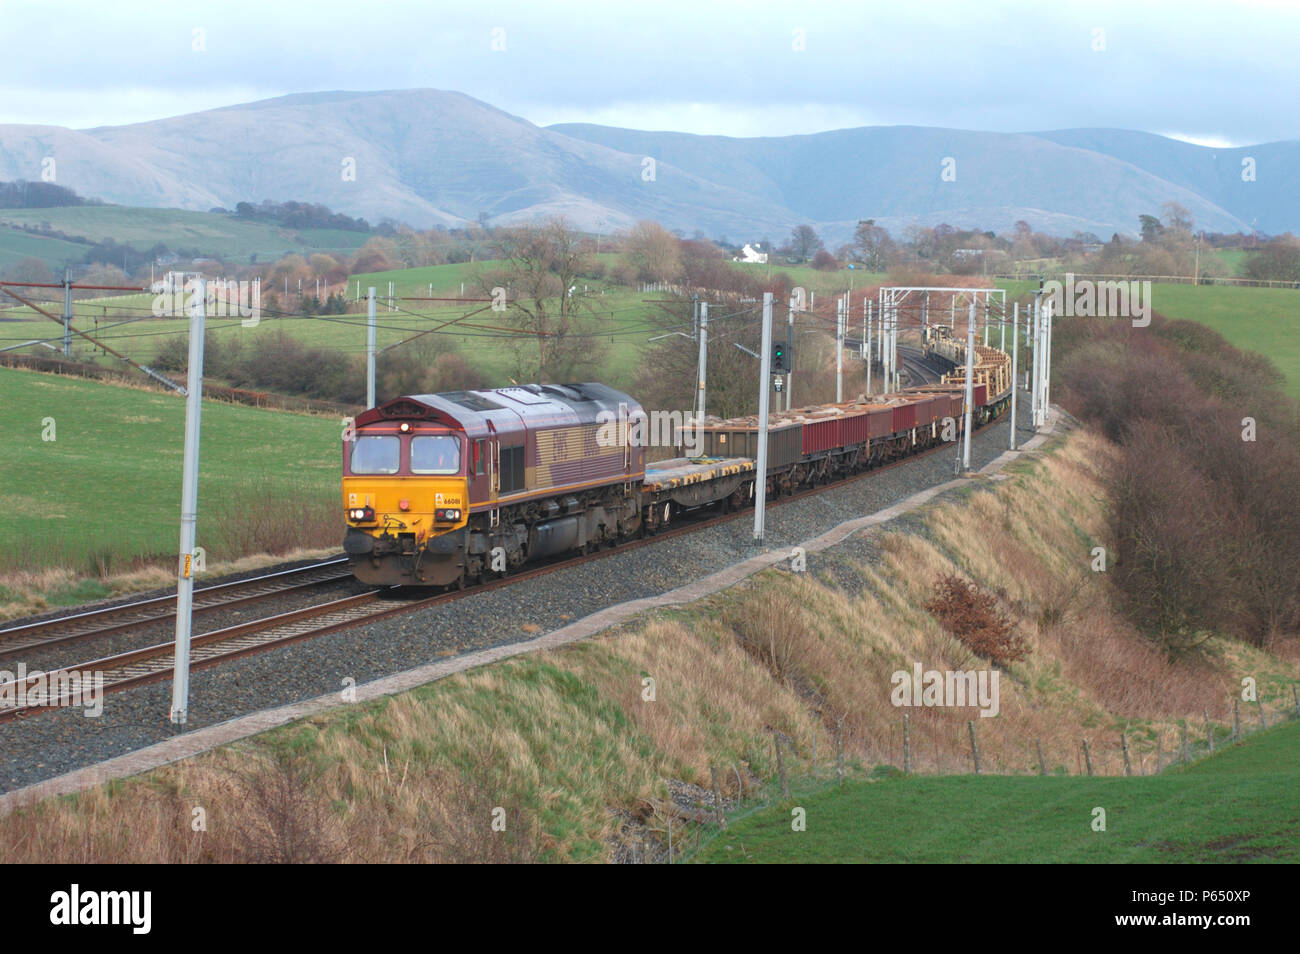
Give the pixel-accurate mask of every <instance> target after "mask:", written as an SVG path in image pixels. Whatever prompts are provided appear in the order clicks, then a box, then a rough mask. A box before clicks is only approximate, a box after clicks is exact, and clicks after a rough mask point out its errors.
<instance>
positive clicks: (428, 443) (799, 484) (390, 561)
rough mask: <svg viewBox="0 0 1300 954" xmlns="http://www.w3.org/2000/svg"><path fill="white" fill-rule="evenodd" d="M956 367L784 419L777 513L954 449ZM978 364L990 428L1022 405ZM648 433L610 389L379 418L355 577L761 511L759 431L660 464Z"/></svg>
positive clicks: (991, 366)
mask: <svg viewBox="0 0 1300 954" xmlns="http://www.w3.org/2000/svg"><path fill="white" fill-rule="evenodd" d="M947 344H952V343H951V342H948V343H946V345H947ZM928 345H929V342H927V346H928ZM946 345H945V347H946ZM928 350H929V347H927V351H928ZM958 351H961V352H962V353H961V354H958V353H957V352H955V351H952V350H951V349H948V350H947V351H946V352H942V353H940V352H936V356H937V357H939V358H947V359H948V360H949V363H950V364H952V365H953V367H954V368H956V370H955V371H954V372H952V373H950V374H947V375H945V376H944V378H943V383H941V384H936V385H929V386H925V387H916V388H908V389H905V390H904V391H902V392H900V393H898V394H891V395H880V396H873V397H871V398H870V399H868V398H866V397H862V396H860V397H859V398H858V399H857V400H855V401H849V402H845V403H842V404H828V405H820V406H816V407H808V408H802V409H799V410H795V411H785V412H777V413H773V414H772V415H771V416H770V420H769V427H768V444H767V477H766V490H767V494H768V496H769V498H772V497H779V496H781V495H783V494H789V493H793V492H795V491H796V490H798V489H801V488H805V487H812V486H816V485H818V484H822V483H826V482H829V481H831V480H834V479H837V478H840V477H845V476H848V475H850V474H855V473H859V472H862V471H864V470H867V469H868V468H870V467H873V466H877V465H879V464H882V463H885V462H887V461H890V460H895V459H898V458H900V457H903V456H905V455H907V454H909V453H914V452H916V451H919V450H921V449H923V448H926V447H930V446H933V445H935V444H937V443H942V442H943V441H946V440H956V439H957V437H958V436H959V435H960V433H961V429H962V426H963V421H964V415H963V404H964V395H965V378H964V371H965V367H964V343H963V344H961V345H960V346H959V348H958ZM958 357H960V358H961V363H959V362H958V361H957V360H955V359H956V358H958ZM978 358H979V360H978V362H977V364H976V370H975V375H974V384H973V388H972V392H973V399H972V402H971V405H972V408H971V409H972V419H973V421H974V422H975V424H977V425H978V424H983V423H985V422H986V421H988V420H990V419H992V418H993V417H996V416H997V415H998V414H999V413H1000V412H1001V410H1002V408H1003V407H1004V406H1005V404H1006V402H1007V400H1008V399H1009V396H1010V373H1009V368H1008V365H1009V360H1005V359H1006V358H1007V356H1006V355H1005V354H1003V353H1002V352H1000V351H997V350H996V349H991V348H986V349H980V350H979V352H978ZM644 418H645V414H644V411H643V409H642V407H641V405H640V404H639V403H637V401H636V400H635V399H634V398H632V397H630V396H629V395H626V394H623V393H621V392H619V391H616V390H614V389H613V388H610V387H607V386H605V385H603V384H597V383H587V384H564V385H559V384H530V385H522V386H515V387H509V388H499V389H496V390H482V391H453V392H449V393H443V394H421V395H410V396H405V397H399V398H395V399H393V400H391V401H387V402H384V403H382V404H380V405H378V406H376V407H374V408H371V409H370V410H368V411H365V412H364V413H363V414H361V415H359V416H358V417H357V418H356V421H355V426H354V427H353V428H352V429H350V433H349V434H347V435H346V437H345V440H344V443H343V507H344V512H345V515H346V520H347V529H346V531H345V535H344V538H343V549H344V551H345V552H346V553H347V555H348V557H349V559H350V563H351V567H352V571H353V573H354V574H355V575H356V576H357V578H358V579H360V580H362V581H364V582H367V583H372V584H378V585H404V586H441V587H465V586H467V585H471V584H473V583H476V582H479V581H481V580H483V579H485V578H488V577H495V576H500V575H503V574H506V573H508V572H510V571H512V570H514V569H516V568H517V567H519V566H522V565H523V564H524V563H526V562H528V561H530V560H539V559H543V558H545V557H548V556H554V555H557V554H562V553H568V552H591V551H592V550H595V549H597V548H600V547H609V546H614V545H616V544H617V543H618V542H619V541H622V540H627V539H630V538H632V537H634V536H639V535H644V534H652V533H656V532H658V531H660V530H662V529H663V528H664V527H666V526H669V525H670V524H672V523H673V522H674V521H675V520H676V519H677V518H678V517H679V516H680V515H681V514H682V513H684V512H688V511H693V510H697V509H699V508H701V507H714V508H720V509H723V510H728V509H732V508H737V507H743V506H746V505H748V504H749V503H750V502H751V501H752V500H753V496H754V481H755V479H756V467H755V458H756V455H757V443H758V421H757V418H755V417H746V418H736V419H732V420H717V419H714V418H708V419H706V420H705V421H703V422H700V423H698V424H695V423H692V424H690V425H688V426H691V427H696V428H698V431H697V432H696V433H694V434H692V435H691V436H692V437H696V438H698V439H699V440H702V442H703V444H702V447H703V451H704V454H703V456H698V457H690V458H687V457H679V458H675V459H673V460H667V461H662V462H658V463H653V464H647V463H646V459H645V458H646V452H645V446H644V443H645V442H644V440H642V439H640V437H639V433H638V431H639V429H638V427H637V421H638V420H644Z"/></svg>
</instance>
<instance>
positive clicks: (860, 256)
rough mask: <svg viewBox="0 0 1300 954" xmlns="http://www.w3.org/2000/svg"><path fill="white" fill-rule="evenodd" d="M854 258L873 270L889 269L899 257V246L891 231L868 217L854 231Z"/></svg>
mask: <svg viewBox="0 0 1300 954" xmlns="http://www.w3.org/2000/svg"><path fill="white" fill-rule="evenodd" d="M852 247H853V254H854V259H855V260H856V261H858V262H861V263H862V264H863V265H865V266H867V268H869V269H870V270H871V271H873V272H884V271H888V270H889V266H890V265H892V264H893V263H894V262H895V261H896V260H897V258H898V248H897V246H895V245H894V240H893V239H892V238H890V237H889V233H888V232H886V231H885V230H884V229H882V228H881V227H880V226H879V225H877V224H876V223H875V220H874V219H866V220H864V221H862V222H859V223H858V227H857V230H856V231H855V232H854V233H853V246H852Z"/></svg>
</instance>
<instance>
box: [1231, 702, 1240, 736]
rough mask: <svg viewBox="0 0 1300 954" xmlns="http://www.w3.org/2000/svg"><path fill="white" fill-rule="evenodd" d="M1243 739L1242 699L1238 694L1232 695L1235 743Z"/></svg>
mask: <svg viewBox="0 0 1300 954" xmlns="http://www.w3.org/2000/svg"><path fill="white" fill-rule="evenodd" d="M1240 739H1241V700H1240V699H1238V698H1237V697H1236V696H1233V697H1232V741H1233V743H1234V744H1235V743H1236V742H1238V741H1239V740H1240Z"/></svg>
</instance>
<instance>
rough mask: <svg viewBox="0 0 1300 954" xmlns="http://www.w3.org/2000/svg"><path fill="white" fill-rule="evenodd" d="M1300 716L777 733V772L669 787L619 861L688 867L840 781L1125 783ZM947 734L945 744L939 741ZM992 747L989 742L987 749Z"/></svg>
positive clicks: (1299, 708)
mask: <svg viewBox="0 0 1300 954" xmlns="http://www.w3.org/2000/svg"><path fill="white" fill-rule="evenodd" d="M1297 720H1300V689H1297V687H1296V686H1295V685H1292V686H1291V687H1290V698H1289V699H1288V698H1287V697H1286V693H1285V691H1283V692H1280V693H1278V695H1277V696H1276V697H1275V698H1274V699H1272V700H1265V699H1264V698H1263V696H1262V695H1260V696H1257V697H1256V699H1255V700H1253V701H1245V700H1242V699H1241V698H1240V697H1239V696H1236V697H1234V698H1233V700H1232V714H1231V716H1230V718H1228V719H1227V720H1226V721H1215V720H1212V719H1210V717H1209V711H1208V710H1206V711H1205V713H1203V716H1202V718H1201V719H1183V720H1179V721H1178V723H1177V724H1175V725H1174V726H1172V727H1168V726H1166V727H1152V726H1149V725H1139V724H1134V725H1131V726H1130V727H1126V728H1119V729H1114V728H1112V729H1106V730H1101V729H1099V730H1097V731H1095V732H1091V733H1088V734H1081V735H1080V736H1079V737H1078V738H1077V739H1075V740H1073V741H1072V742H1069V743H1067V744H1064V745H1063V744H1061V743H1060V742H1055V743H1053V742H1047V743H1044V741H1043V740H1042V739H1035V740H1034V743H1033V745H1032V746H1030V747H1026V746H1025V745H1024V742H1023V740H1018V741H1016V742H1006V741H1005V740H1004V739H1002V738H999V728H998V727H997V726H995V725H989V726H984V725H981V724H980V722H981V721H986V720H979V719H973V720H967V721H966V722H965V723H957V722H954V723H953V731H952V732H951V733H947V735H946V736H945V735H944V734H931V736H930V737H929V738H928V739H926V740H925V741H924V742H922V741H921V740H920V739H919V738H918V737H917V736H918V733H916V732H915V727H914V725H913V720H912V718H911V716H910V714H909V713H903V714H902V715H901V716H900V717H899V719H898V722H897V724H896V725H895V726H894V727H893V728H892V729H891V730H890V731H889V732H888V733H886V734H885V735H884V736H883V737H882V738H879V739H876V740H872V741H868V743H867V747H866V754H865V756H864V755H862V754H861V753H859V754H855V755H852V756H849V755H847V754H846V752H845V747H846V742H845V738H844V736H845V732H844V729H843V726H842V724H840V725H838V726H837V727H835V728H832V729H831V730H829V731H827V732H825V733H819V734H817V735H814V736H813V737H811V738H808V739H794V738H792V737H791V736H789V735H787V734H786V733H783V732H779V731H773V732H772V735H771V745H772V750H773V759H772V764H773V765H775V771H774V772H772V773H771V774H769V775H768V776H766V777H764V776H760V775H756V774H753V773H752V770H751V766H750V765H748V764H736V763H731V764H727V765H715V766H712V767H711V771H710V775H711V779H710V780H711V785H710V786H709V787H707V788H706V787H703V786H692V785H687V784H685V783H680V782H671V783H670V784H669V788H670V793H671V798H670V799H669V800H667V801H665V802H663V803H661V804H656V805H655V806H654V808H655V809H656V812H657V814H658V815H660V816H661V817H662V818H663V819H664V820H665V825H664V827H662V828H659V827H655V828H646V829H645V830H644V831H643V832H642V834H641V836H640V837H639V839H638V838H635V837H634V838H632V839H630V840H627V841H625V842H624V844H623V846H622V848H621V850H620V851H619V852H618V853H617V854H618V860H622V861H626V862H633V863H648V862H649V863H661V864H664V863H666V864H672V863H677V862H682V861H690V860H693V859H694V858H695V857H697V855H698V853H699V852H700V850H701V849H703V848H705V847H707V846H708V845H709V843H710V842H712V841H713V840H714V839H716V838H717V837H718V836H719V835H721V834H723V833H724V832H725V831H726V830H727V828H728V827H729V826H731V825H734V824H735V823H736V822H738V821H741V820H742V819H745V818H748V817H749V816H751V815H753V814H755V813H757V812H761V811H763V810H765V809H768V808H771V807H772V806H774V805H777V804H779V803H781V802H789V800H790V799H792V798H796V799H797V798H802V797H807V796H811V795H815V794H818V793H820V792H824V791H826V790H828V789H829V788H832V787H834V786H836V785H839V784H841V783H843V782H846V781H861V780H864V779H867V778H872V777H874V778H882V777H889V776H904V775H924V776H941V775H971V774H979V775H999V776H1011V775H1017V776H1026V775H1039V776H1048V775H1051V776H1058V777H1060V776H1075V777H1083V776H1089V777H1103V776H1109V777H1124V776H1139V775H1157V774H1160V773H1162V772H1164V771H1167V770H1169V769H1171V768H1175V767H1179V766H1184V765H1188V764H1190V763H1193V762H1196V761H1198V760H1200V759H1203V758H1207V757H1208V756H1211V755H1214V754H1216V753H1221V752H1223V751H1225V750H1227V749H1230V748H1231V747H1232V746H1234V745H1236V744H1237V743H1239V742H1241V741H1242V740H1243V739H1245V738H1247V737H1248V736H1251V735H1254V734H1255V733H1257V732H1261V731H1264V730H1265V729H1271V728H1275V727H1276V726H1278V725H1281V724H1285V723H1288V722H1294V721H1297ZM945 738H946V741H945ZM989 743H993V744H989Z"/></svg>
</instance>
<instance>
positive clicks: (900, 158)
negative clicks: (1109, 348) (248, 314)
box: [0, 89, 1300, 248]
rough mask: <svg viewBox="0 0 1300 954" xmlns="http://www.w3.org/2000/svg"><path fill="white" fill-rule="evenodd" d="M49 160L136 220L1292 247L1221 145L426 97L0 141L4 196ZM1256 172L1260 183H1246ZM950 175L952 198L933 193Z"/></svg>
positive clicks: (1268, 150) (228, 111)
mask: <svg viewBox="0 0 1300 954" xmlns="http://www.w3.org/2000/svg"><path fill="white" fill-rule="evenodd" d="M47 157H53V158H54V160H55V170H56V181H57V182H58V183H59V184H60V185H65V186H68V187H70V188H73V189H76V190H77V191H78V192H79V193H80V194H82V195H84V196H94V197H98V198H101V199H104V200H106V201H109V202H114V203H119V204H124V205H142V206H152V207H170V208H181V209H199V210H206V209H209V208H212V207H215V206H220V207H223V208H227V209H233V208H234V206H235V205H236V203H238V202H241V201H248V202H254V203H257V202H260V201H261V200H262V199H275V200H287V199H297V200H301V201H310V202H319V203H322V204H324V205H327V206H329V207H330V208H332V209H334V210H336V211H339V212H344V213H346V214H348V215H356V216H364V217H366V218H367V219H369V220H370V221H371V222H372V223H375V222H378V221H379V220H380V219H383V218H391V219H394V220H397V221H400V222H406V223H407V224H410V225H412V226H416V227H421V228H424V227H429V226H432V225H445V226H455V225H460V224H464V223H466V222H472V221H475V220H477V219H478V218H479V217H480V216H483V215H486V216H487V218H488V219H489V220H490V221H491V222H492V223H493V224H511V223H518V222H525V221H531V220H534V219H538V218H541V217H544V216H547V215H551V214H563V215H565V216H567V217H568V218H569V220H570V221H571V222H573V223H574V224H575V225H577V226H579V227H581V228H585V229H589V230H592V231H597V230H601V231H605V232H607V233H608V232H610V231H612V230H615V229H618V228H621V227H625V226H628V225H631V224H632V223H634V222H636V221H638V220H640V219H654V220H657V221H659V222H660V223H662V224H663V225H665V226H667V227H668V228H675V229H681V230H683V231H684V232H686V233H687V234H688V235H689V234H691V233H693V232H694V231H695V230H697V229H699V230H702V231H703V232H704V233H706V234H707V235H710V236H712V237H715V238H716V237H719V236H722V235H726V236H728V237H729V238H731V239H733V240H736V241H742V240H743V241H756V240H759V239H762V238H769V239H774V240H783V239H784V238H785V237H786V236H787V235H788V234H789V231H790V229H791V228H793V227H794V226H795V225H798V224H800V223H805V222H806V223H809V224H811V225H813V226H814V227H815V228H817V229H818V231H819V232H820V233H821V234H822V237H823V238H824V239H825V240H826V242H827V244H828V245H830V246H831V247H832V248H833V247H834V246H835V245H837V244H839V243H840V242H843V241H846V240H847V239H848V238H849V237H850V236H851V235H852V232H853V229H854V227H855V225H856V224H857V222H858V220H860V219H865V218H872V219H875V220H876V222H877V223H878V224H880V225H882V226H884V227H885V228H888V229H889V230H890V231H892V232H894V233H895V234H899V233H901V232H902V230H903V229H904V228H905V227H906V226H908V225H913V224H920V225H936V224H938V223H940V222H947V223H949V224H951V225H953V226H957V227H979V228H981V229H992V230H994V231H998V232H1004V231H1007V230H1009V229H1010V228H1011V227H1012V225H1013V224H1014V223H1015V222H1016V221H1017V220H1018V219H1024V220H1025V221H1027V222H1029V223H1030V224H1031V225H1033V226H1034V228H1036V229H1038V230H1040V231H1045V232H1049V233H1053V234H1057V235H1068V234H1070V233H1071V232H1074V231H1076V230H1079V231H1088V232H1094V233H1096V234H1097V235H1099V236H1101V237H1102V238H1109V237H1110V235H1111V233H1113V232H1123V233H1133V232H1136V230H1137V226H1138V216H1139V215H1141V214H1144V213H1146V214H1159V213H1160V207H1161V205H1162V204H1163V203H1165V202H1169V201H1174V202H1179V203H1181V204H1182V205H1184V206H1185V207H1186V208H1187V209H1189V210H1190V211H1191V212H1192V214H1193V215H1194V216H1195V218H1196V222H1197V225H1198V226H1199V227H1200V228H1204V229H1206V230H1209V231H1224V232H1235V231H1249V230H1250V229H1251V228H1252V227H1255V228H1258V229H1259V230H1260V231H1261V232H1269V233H1277V232H1282V231H1288V230H1290V231H1300V190H1297V189H1296V188H1295V183H1296V181H1297V178H1298V176H1297V173H1300V142H1275V143H1267V144H1262V145H1258V146H1250V147H1243V148H1235V149H1212V148H1207V147H1203V146H1196V145H1191V144H1189V143H1185V142H1181V141H1178V140H1174V139H1168V138H1165V137H1163V136H1157V135H1152V134H1150V133H1141V132H1129V131H1124V130H1118V129H1067V130H1058V131H1054V132H1039V133H991V132H972V131H967V130H958V129H935V128H927V127H918V126H876V127H864V128H859V129H842V130H836V131H833V132H825V133H817V134H814V135H806V136H774V137H764V138H757V139H736V138H731V137H726V136H697V135H690V134H686V133H674V132H641V131H637V130H632V129H619V128H614V127H609V126H594V125H586V124H560V125H555V126H548V127H539V126H535V125H533V124H532V123H530V122H528V121H527V120H524V119H520V118H519V117H517V116H511V115H510V114H508V113H505V112H502V111H501V110H499V109H497V108H495V107H493V106H490V105H488V104H487V103H484V102H481V101H479V100H476V99H473V98H472V97H469V96H466V95H464V94H462V93H455V92H445V91H440V90H430V89H418V90H397V91H389V92H360V93H358V92H332V93H301V94H295V95H291V96H281V97H278V98H276V99H268V100H262V101H259V102H255V103H246V104H243V105H238V106H228V107H224V108H222V109H214V110H208V111H206V112H200V113H191V114H188V115H185V116H177V117H174V118H171V119H162V120H157V121H154V122H147V123H136V124H133V125H128V126H103V127H99V128H96V129H84V130H73V129H66V128H63V127H59V126H29V125H0V179H6V180H13V179H29V180H31V179H38V178H40V176H41V170H42V161H43V160H45V159H46V158H47ZM1246 158H1250V159H1252V160H1253V165H1254V177H1255V178H1254V181H1243V178H1242V171H1243V165H1242V161H1243V159H1246ZM948 159H951V160H953V161H952V162H951V163H948V164H947V168H948V169H949V170H950V171H951V173H955V177H952V181H945V180H944V179H943V178H942V177H941V172H942V171H943V170H944V168H945V160H948ZM648 160H653V163H651V162H649V161H648ZM352 170H355V177H354V178H350V177H349V174H348V173H349V172H350V171H352Z"/></svg>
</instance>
